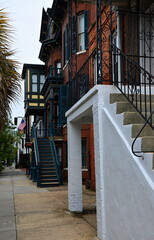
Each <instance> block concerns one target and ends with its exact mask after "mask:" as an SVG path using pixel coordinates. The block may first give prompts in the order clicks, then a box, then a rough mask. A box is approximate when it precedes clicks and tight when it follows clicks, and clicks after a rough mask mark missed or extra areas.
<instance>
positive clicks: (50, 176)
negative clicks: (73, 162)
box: [40, 174, 57, 179]
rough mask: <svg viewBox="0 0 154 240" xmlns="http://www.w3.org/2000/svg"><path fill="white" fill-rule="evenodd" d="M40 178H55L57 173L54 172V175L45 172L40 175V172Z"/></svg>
mask: <svg viewBox="0 0 154 240" xmlns="http://www.w3.org/2000/svg"><path fill="white" fill-rule="evenodd" d="M40 178H41V179H57V175H56V174H54V175H49V174H47V175H42V174H41V177H40Z"/></svg>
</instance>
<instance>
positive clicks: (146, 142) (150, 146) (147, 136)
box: [110, 94, 154, 154]
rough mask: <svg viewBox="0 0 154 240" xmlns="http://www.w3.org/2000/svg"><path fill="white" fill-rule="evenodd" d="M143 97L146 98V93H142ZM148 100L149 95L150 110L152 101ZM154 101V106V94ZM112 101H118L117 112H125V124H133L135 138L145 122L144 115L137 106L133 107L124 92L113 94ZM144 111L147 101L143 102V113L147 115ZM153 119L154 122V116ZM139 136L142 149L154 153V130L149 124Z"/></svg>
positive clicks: (147, 105) (153, 99)
mask: <svg viewBox="0 0 154 240" xmlns="http://www.w3.org/2000/svg"><path fill="white" fill-rule="evenodd" d="M139 97H140V96H139ZM141 98H142V99H144V95H142V96H141ZM135 100H136V99H135ZM148 100H149V96H148V97H147V102H146V107H147V109H148V110H149V109H150V108H149V106H150V103H149V102H148ZM152 101H153V102H152V105H151V106H152V108H154V95H152ZM110 103H116V113H117V114H123V124H124V125H132V128H131V129H132V130H131V131H132V138H135V137H136V136H137V134H138V133H139V132H140V130H141V129H142V127H143V125H144V123H145V120H144V119H143V117H142V116H141V115H140V114H139V113H138V112H137V111H136V109H135V107H133V106H132V105H131V103H130V102H128V101H127V99H126V98H125V97H124V96H123V95H122V94H111V95H110ZM139 104H140V103H139ZM137 105H138V103H137ZM138 106H139V105H138ZM144 111H145V103H142V114H143V115H145V112H144ZM148 116H150V112H147V117H148ZM152 120H153V122H154V116H153V117H152ZM139 138H140V139H141V151H142V152H148V153H153V154H154V130H153V129H152V128H151V127H150V126H149V125H148V124H147V125H146V126H145V127H144V129H143V130H142V132H141V134H140V135H139Z"/></svg>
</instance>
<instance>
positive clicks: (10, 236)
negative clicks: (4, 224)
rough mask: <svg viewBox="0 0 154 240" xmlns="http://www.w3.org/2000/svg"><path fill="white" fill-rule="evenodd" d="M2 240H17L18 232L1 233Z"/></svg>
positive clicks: (0, 239) (0, 238)
mask: <svg viewBox="0 0 154 240" xmlns="http://www.w3.org/2000/svg"><path fill="white" fill-rule="evenodd" d="M0 240H16V231H15V230H14V231H7V232H0Z"/></svg>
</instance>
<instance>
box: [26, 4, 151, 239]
mask: <svg viewBox="0 0 154 240" xmlns="http://www.w3.org/2000/svg"><path fill="white" fill-rule="evenodd" d="M40 42H41V44H42V45H41V49H40V53H39V58H40V59H41V60H42V61H43V62H44V65H42V66H44V67H45V71H44V75H45V80H44V82H43V85H42V88H41V91H40V92H39V94H41V99H43V104H44V108H43V110H42V112H41V113H40V112H39V114H40V116H42V118H41V117H38V114H36V117H34V119H35V120H34V123H35V127H33V128H32V130H31V133H30V129H29V130H28V131H29V132H28V133H29V134H32V135H31V136H32V137H31V139H32V141H33V142H32V143H28V142H27V146H28V144H29V145H30V147H31V148H32V150H33V151H31V150H29V151H31V162H32V163H33V162H34V164H33V165H32V167H31V175H32V178H33V179H34V180H36V181H37V183H38V186H46V185H48V184H50V185H57V184H59V183H62V181H67V179H68V209H69V210H70V211H72V212H74V211H75V212H82V210H83V200H82V184H83V183H84V184H86V187H87V188H91V189H95V190H96V208H97V234H98V237H99V238H100V239H106V240H113V239H120V240H122V239H126V240H127V239H135V240H137V239H150V240H152V239H153V236H154V231H153V220H154V215H153V210H154V201H153V197H154V176H153V169H154V160H153V159H154V158H153V152H154V149H153V144H154V137H153V136H154V133H153V106H154V104H153V99H154V98H153V78H154V77H153V71H154V68H153V64H154V62H153V61H154V60H153V59H154V54H153V48H154V2H153V1H151V0H146V1H145V0H105V1H101V0H97V1H90V0H89V1H84V0H82V1H75V0H74V1H72V0H68V1H60V0H55V1H53V4H52V7H51V8H48V9H47V11H45V10H43V12H42V23H41V33H40ZM28 67H29V66H28ZM23 75H24V74H23ZM24 76H25V75H24ZM26 81H27V80H26ZM32 81H33V79H32ZM34 82H35V81H34ZM34 82H32V83H34ZM27 94H28V95H27V98H30V97H28V96H30V93H29V92H28V93H27ZM33 98H34V97H33ZM38 99H40V98H38ZM33 100H34V99H33ZM35 100H36V99H35ZM29 101H30V100H29V99H26V102H29ZM37 101H38V102H39V104H40V100H37ZM35 107H36V105H35ZM37 107H38V105H37ZM29 113H30V111H29ZM29 113H28V112H27V116H29V115H30V114H29ZM39 119H41V120H39ZM39 121H42V125H40V124H39ZM41 129H42V130H41ZM38 133H40V134H42V135H40V136H39V135H38ZM41 139H42V140H41ZM47 139H48V140H47ZM134 139H135V141H134ZM49 146H50V148H51V150H49ZM36 150H37V151H36ZM50 158H54V160H53V161H50V162H48V159H50ZM43 159H44V160H43ZM41 160H42V161H44V162H42V163H41ZM36 163H37V164H36ZM47 165H48V167H51V168H52V170H50V171H49V170H46V171H47V174H46V175H45V173H44V172H45V170H44V169H46V168H47ZM54 167H55V169H54ZM42 169H43V170H42ZM41 171H42V172H41ZM38 173H39V174H38ZM49 173H50V175H52V177H51V179H52V182H51V181H49ZM38 175H39V176H38ZM145 229H146V230H145Z"/></svg>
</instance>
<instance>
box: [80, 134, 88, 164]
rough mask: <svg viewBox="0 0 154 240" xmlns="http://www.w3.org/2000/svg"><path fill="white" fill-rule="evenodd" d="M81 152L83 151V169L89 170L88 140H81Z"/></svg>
mask: <svg viewBox="0 0 154 240" xmlns="http://www.w3.org/2000/svg"><path fill="white" fill-rule="evenodd" d="M81 150H82V168H87V163H88V161H87V139H86V138H83V139H82V140H81Z"/></svg>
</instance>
